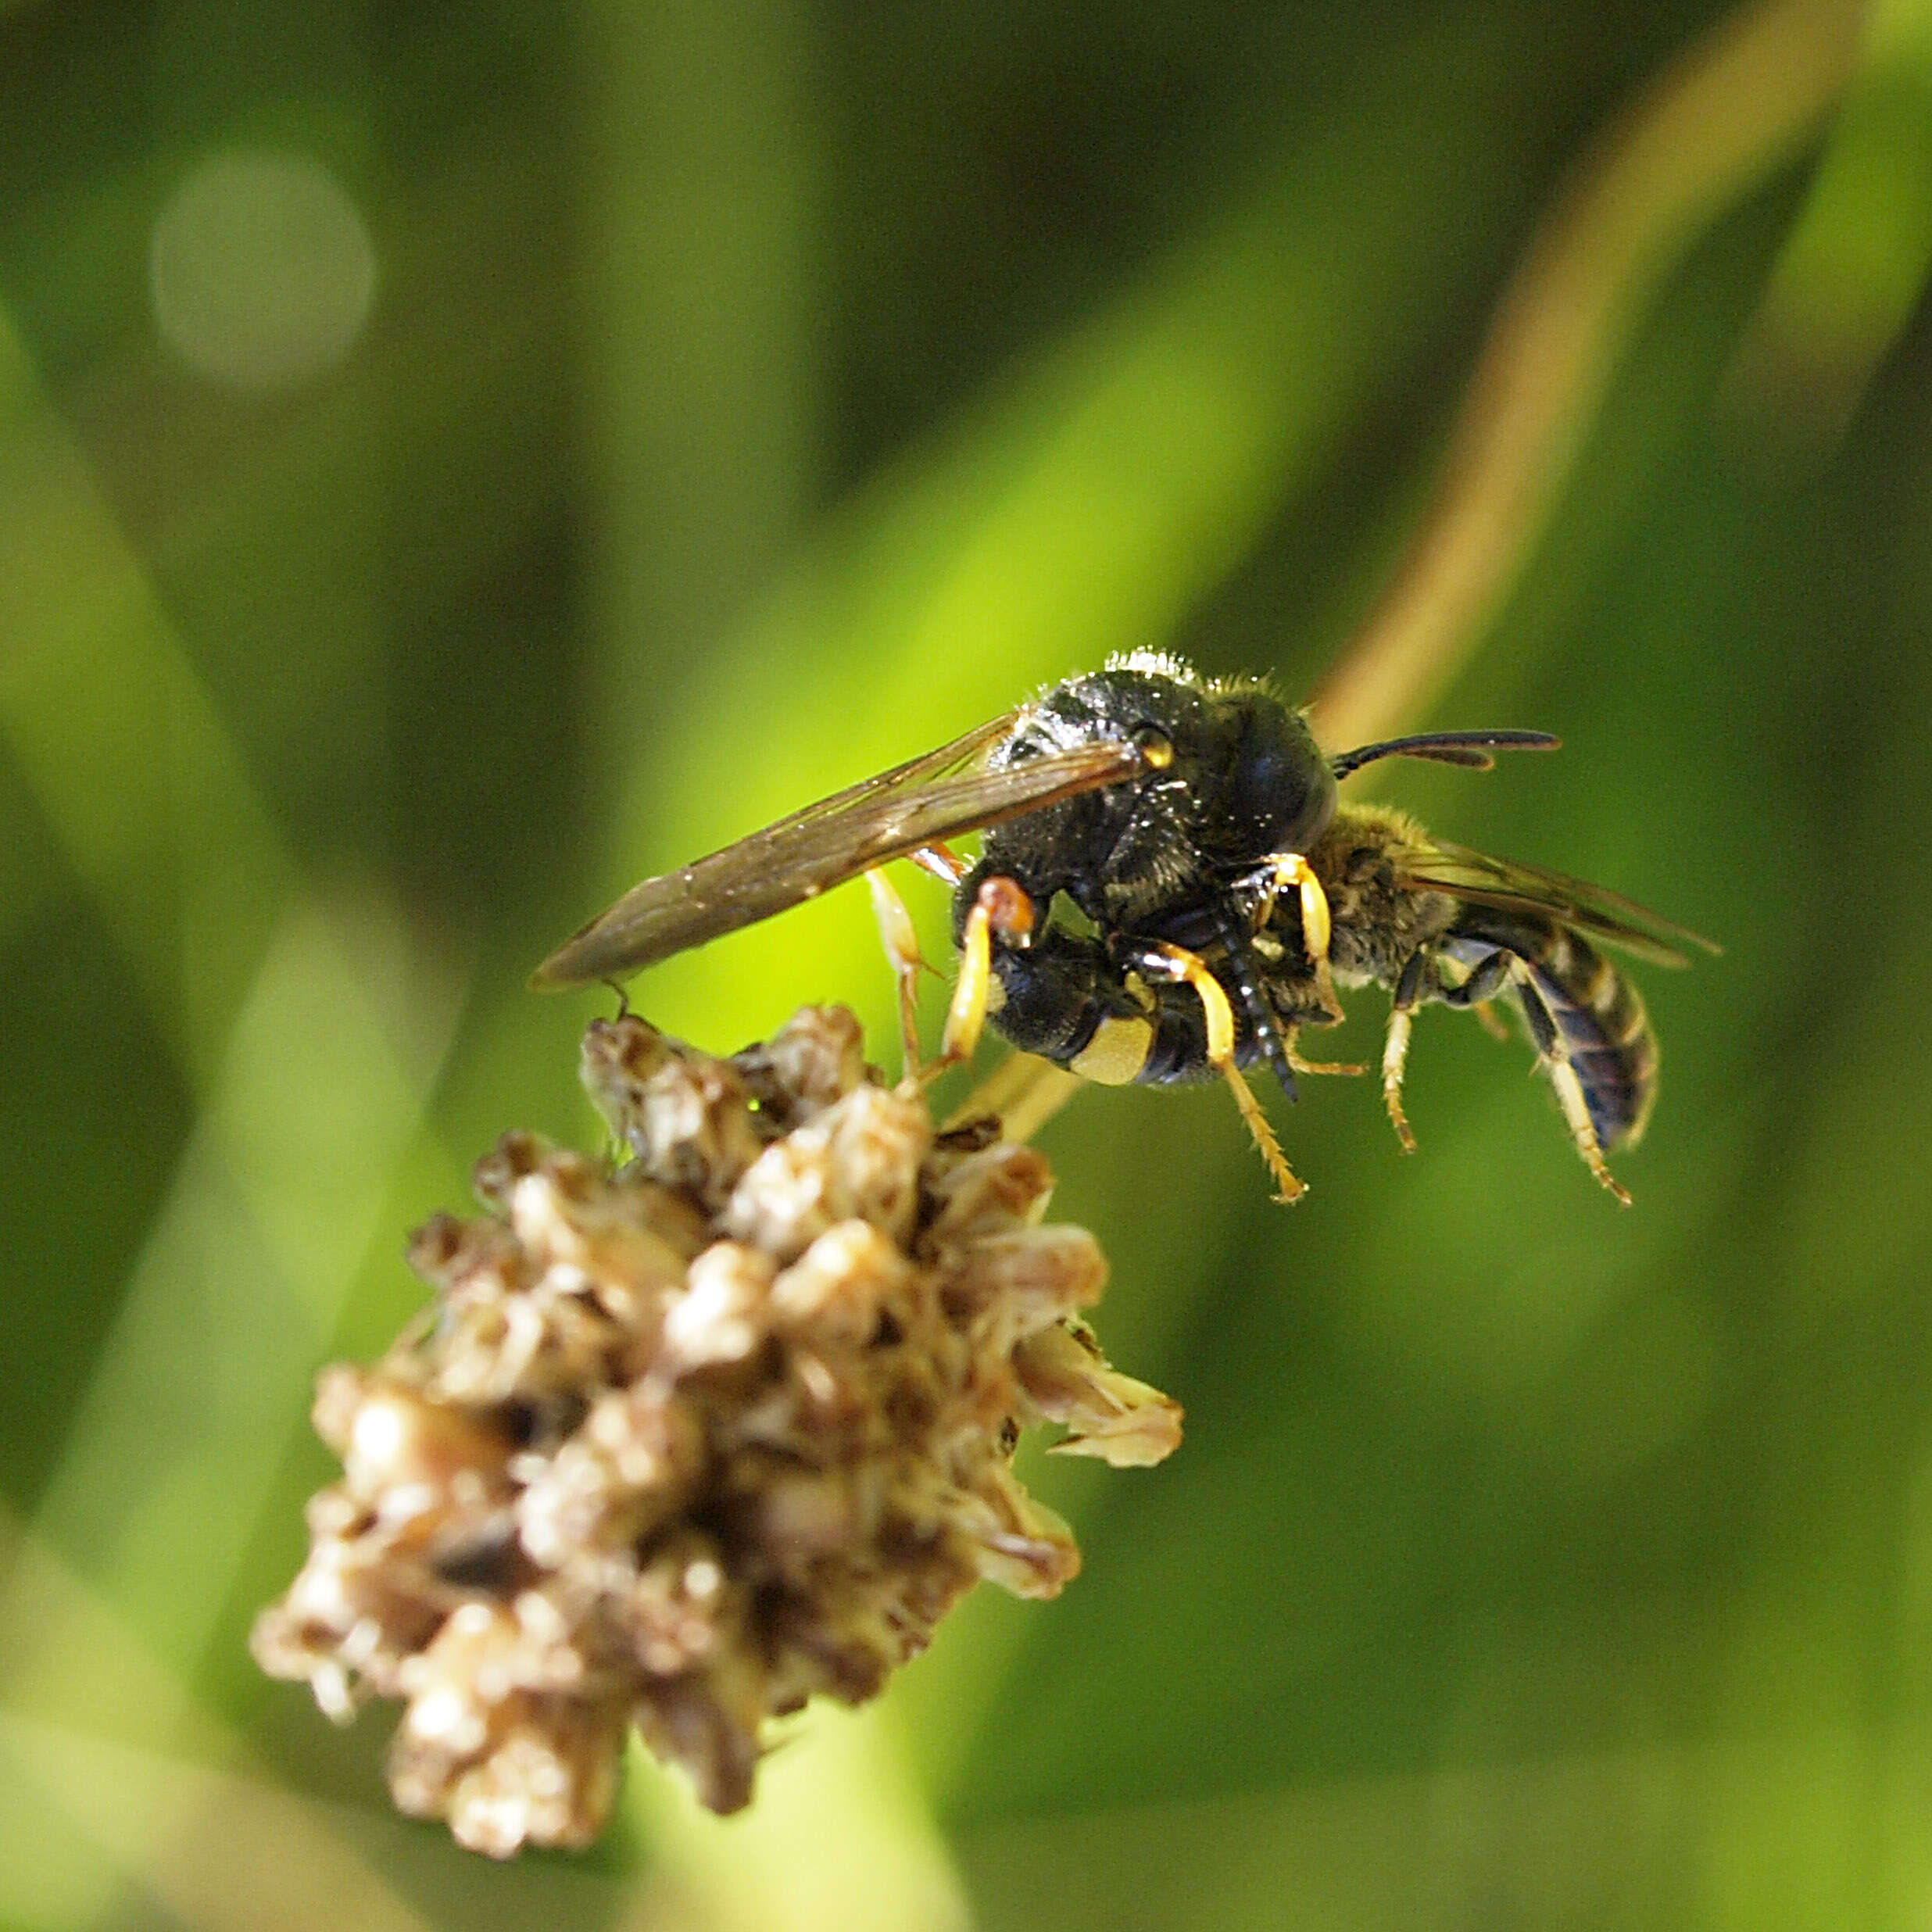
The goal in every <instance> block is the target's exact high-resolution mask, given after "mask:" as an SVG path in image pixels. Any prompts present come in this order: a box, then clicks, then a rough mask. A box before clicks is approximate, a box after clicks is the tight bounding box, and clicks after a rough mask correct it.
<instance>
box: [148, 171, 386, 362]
mask: <svg viewBox="0 0 1932 1932" xmlns="http://www.w3.org/2000/svg"><path fill="white" fill-rule="evenodd" d="M148 271H149V278H150V282H151V285H152V293H153V299H154V313H155V321H156V326H157V327H159V330H160V331H161V334H162V336H163V338H164V339H165V340H166V342H167V343H168V345H170V348H172V349H174V350H175V351H176V352H177V353H178V354H179V355H180V356H182V357H183V359H184V360H186V361H187V362H188V363H190V364H191V366H192V367H194V368H195V369H197V370H199V371H200V372H201V373H202V374H203V375H205V376H209V377H213V379H214V380H215V381H218V382H224V383H227V384H230V385H232V386H234V387H235V388H242V389H255V390H270V389H284V388H293V387H294V386H295V385H297V384H299V383H302V382H306V381H309V380H310V379H311V378H313V377H316V376H318V375H320V374H322V373H323V372H324V370H328V369H331V368H333V367H335V364H336V363H339V362H340V361H341V360H342V358H343V357H344V356H346V355H347V354H348V353H349V350H350V349H351V348H352V346H353V345H354V344H355V342H356V337H357V336H358V335H360V333H361V331H362V329H363V324H365V323H366V322H367V320H368V319H369V313H370V308H371V306H373V304H374V299H375V290H376V252H375V245H374V242H373V241H372V240H371V239H370V234H369V227H368V224H367V222H365V221H364V220H363V216H362V213H361V210H360V209H358V208H357V207H356V204H355V203H354V202H353V201H352V200H351V199H350V198H349V194H348V193H347V191H345V189H344V188H343V187H342V184H341V183H340V182H339V181H337V180H336V178H335V176H334V175H333V174H331V173H330V172H329V171H328V170H327V168H325V167H324V166H323V165H322V164H321V163H320V162H318V161H316V160H314V159H311V158H310V157H309V156H304V155H281V154H265V153H227V154H220V155H215V156H210V157H209V159H206V160H205V161H203V162H202V163H200V164H199V166H196V167H195V168H194V169H192V170H191V171H190V172H189V173H188V174H187V175H186V176H185V177H183V179H182V181H181V183H180V184H179V185H178V186H177V188H175V190H174V194H173V195H171V196H170V198H169V200H168V202H167V203H166V206H164V207H163V209H162V211H161V213H160V215H159V217H158V218H157V219H156V222H155V224H154V233H153V236H152V241H151V242H150V245H149V249H148Z"/></svg>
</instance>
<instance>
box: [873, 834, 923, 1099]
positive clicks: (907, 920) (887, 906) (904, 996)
mask: <svg viewBox="0 0 1932 1932" xmlns="http://www.w3.org/2000/svg"><path fill="white" fill-rule="evenodd" d="M865 882H866V884H867V885H868V886H870V887H871V892H872V917H873V918H874V919H875V921H877V922H878V939H879V943H880V945H882V946H884V947H885V949H886V962H887V964H889V965H890V966H891V968H892V969H893V977H894V978H895V979H896V980H897V981H898V982H899V1037H900V1040H901V1042H902V1043H903V1045H904V1048H905V1056H906V1058H905V1068H906V1078H907V1079H909V1080H911V1079H917V1078H918V1075H919V1070H920V1064H921V1054H920V1052H919V975H920V974H921V972H922V971H925V970H927V968H926V962H925V957H923V955H922V954H921V953H920V950H919V935H918V932H916V931H915V930H914V927H913V923H912V914H911V913H909V912H908V911H907V910H906V902H905V901H904V900H903V899H901V898H900V896H899V892H898V889H897V888H896V886H894V885H893V882H892V881H891V880H890V879H889V878H887V877H886V875H885V874H884V873H883V872H882V871H879V870H878V868H876V867H875V868H873V869H872V870H871V871H868V873H867V874H866V875H865Z"/></svg>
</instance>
